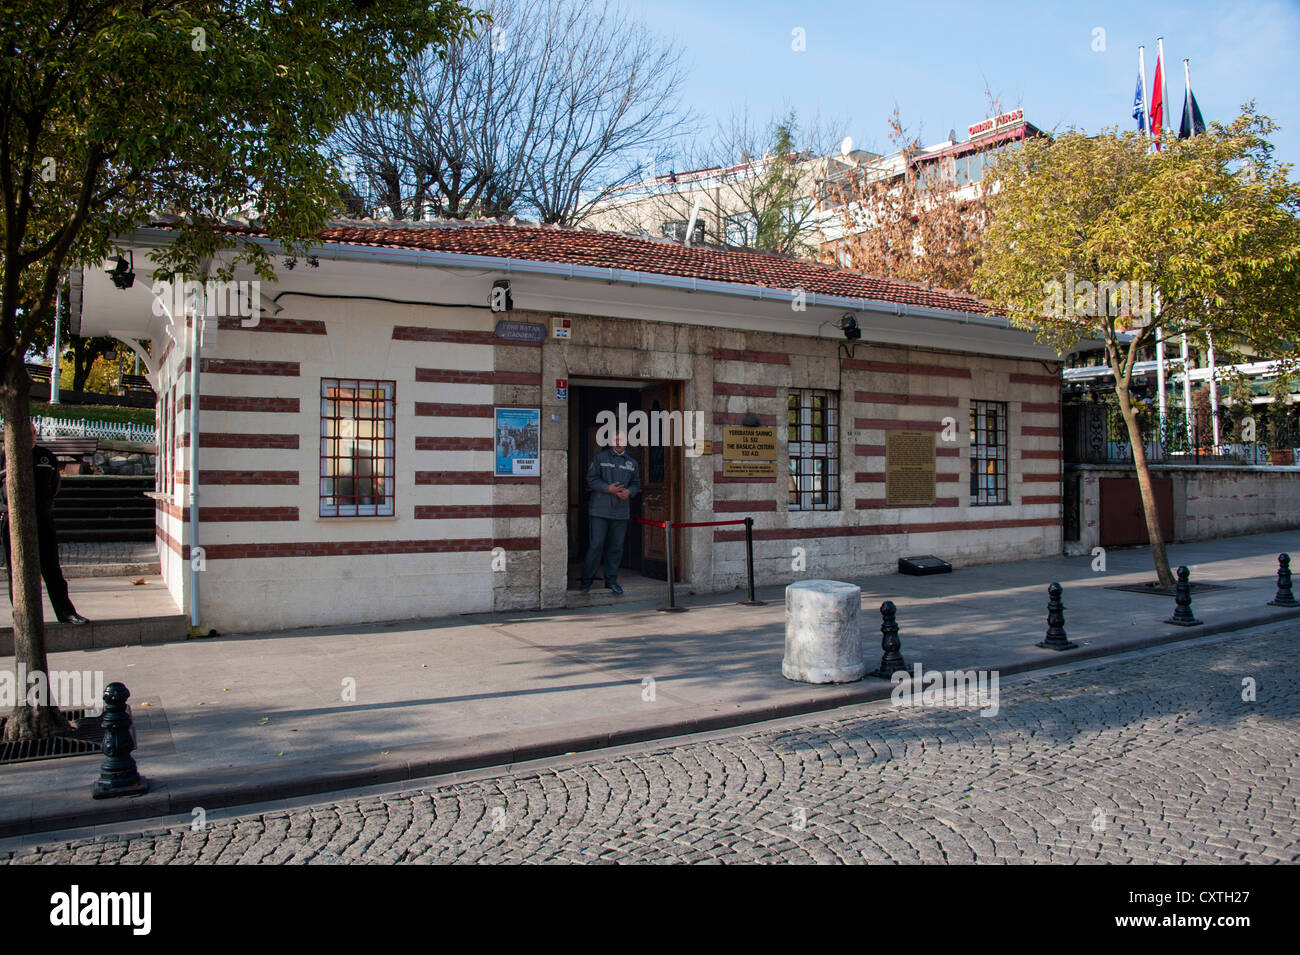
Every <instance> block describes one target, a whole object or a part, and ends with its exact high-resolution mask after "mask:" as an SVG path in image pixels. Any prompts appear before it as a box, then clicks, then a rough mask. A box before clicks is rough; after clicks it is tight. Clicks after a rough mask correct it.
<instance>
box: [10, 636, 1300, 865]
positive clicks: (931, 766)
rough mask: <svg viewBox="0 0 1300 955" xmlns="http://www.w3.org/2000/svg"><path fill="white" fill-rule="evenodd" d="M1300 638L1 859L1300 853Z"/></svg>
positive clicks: (915, 858)
mask: <svg viewBox="0 0 1300 955" xmlns="http://www.w3.org/2000/svg"><path fill="white" fill-rule="evenodd" d="M1298 637H1300V626H1298V625H1295V624H1290V625H1287V626H1285V627H1277V626H1273V627H1271V628H1268V629H1266V630H1264V631H1256V632H1253V633H1247V634H1238V635H1236V636H1233V637H1230V638H1227V639H1222V640H1218V641H1217V642H1213V643H1210V644H1208V645H1199V646H1192V647H1184V648H1180V649H1175V650H1166V651H1165V652H1161V653H1153V654H1148V655H1144V656H1141V657H1138V658H1136V659H1130V660H1127V661H1125V660H1120V661H1118V662H1108V663H1104V664H1102V665H1100V666H1096V667H1092V668H1083V669H1078V670H1074V671H1071V672H1064V673H1057V674H1053V675H1047V676H1036V677H1032V678H1029V679H1025V680H1022V681H1020V682H1015V683H1004V684H1003V685H1002V687H1001V708H1000V711H999V712H998V713H997V715H996V716H990V717H981V716H980V715H979V713H978V711H977V710H976V709H975V708H973V707H972V708H963V709H957V708H953V707H934V706H931V707H910V708H906V707H905V708H896V707H894V706H891V705H890V704H888V703H881V704H874V705H870V706H867V707H862V708H857V709H855V710H852V711H846V712H849V713H851V714H852V715H842V714H841V715H837V716H828V715H827V714H814V715H812V716H809V717H806V718H802V719H799V720H792V721H786V722H785V723H783V724H780V725H779V726H778V727H776V728H773V727H768V728H763V729H758V728H754V729H749V730H745V731H732V732H731V733H730V734H727V735H723V736H720V737H718V738H714V739H709V740H705V741H694V742H688V743H683V744H678V745H674V744H672V743H661V744H654V745H647V746H643V747H640V748H639V750H638V751H636V752H633V753H629V754H622V755H617V756H614V757H611V756H609V755H606V756H604V757H600V756H595V757H593V756H590V755H589V756H585V757H572V758H571V761H570V762H568V763H565V764H553V766H552V768H548V769H545V770H540V771H533V772H523V773H518V774H512V775H508V776H501V777H496V778H485V779H478V780H475V781H468V782H460V783H457V784H454V785H446V786H439V787H434V788H429V789H426V790H418V791H410V790H408V791H405V792H401V793H393V794H390V795H383V796H368V797H364V798H361V799H344V800H342V801H339V802H334V803H330V804H321V805H315V806H311V807H304V808H297V809H290V810H286V811H277V812H267V813H264V814H261V815H257V816H246V817H241V818H227V819H221V820H217V821H213V822H211V823H209V824H208V825H207V827H206V829H204V830H203V831H192V829H191V827H190V826H189V825H181V826H176V827H174V828H170V829H167V830H155V831H152V832H147V833H144V834H132V835H121V836H107V837H101V838H99V839H96V840H83V841H77V842H72V843H65V844H54V845H44V846H41V847H39V848H36V849H31V848H28V849H19V850H16V851H14V852H13V853H12V854H10V855H8V856H7V857H6V856H5V855H3V854H0V861H7V862H10V863H47V864H49V863H66V862H73V863H100V864H102V863H166V862H178V863H191V862H219V863H236V862H238V863H257V862H263V863H286V862H287V863H305V862H311V863H338V862H710V861H720V862H862V861H868V862H876V861H881V862H888V861H892V862H1030V861H1034V862H1078V861H1083V862H1098V861H1099V862H1144V863H1150V862H1160V863H1176V862H1183V861H1185V862H1243V861H1245V862H1261V863H1277V862H1294V861H1296V860H1297V858H1300V837H1298V836H1297V832H1296V826H1295V820H1296V818H1297V807H1296V795H1295V793H1296V788H1295V784H1296V781H1297V776H1298V769H1300V755H1298V753H1300V733H1298V732H1297V730H1298V729H1300V721H1298V720H1297V719H1296V715H1297V713H1300V641H1298V640H1297V638H1298ZM1246 678H1249V679H1250V680H1253V681H1254V693H1255V694H1256V699H1255V700H1254V701H1249V700H1244V699H1243V695H1246V696H1249V695H1250V694H1249V687H1248V686H1243V680H1245V679H1246Z"/></svg>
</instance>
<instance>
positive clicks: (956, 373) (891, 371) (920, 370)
mask: <svg viewBox="0 0 1300 955" xmlns="http://www.w3.org/2000/svg"><path fill="white" fill-rule="evenodd" d="M840 365H841V367H843V368H847V369H849V370H851V371H874V372H876V373H878V374H881V375H929V376H930V377H932V378H969V377H970V369H969V368H957V367H954V366H952V365H916V364H899V363H897V362H887V361H864V360H863V359H860V358H845V359H844V360H843V361H842V362H840Z"/></svg>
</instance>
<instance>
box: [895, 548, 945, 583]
mask: <svg viewBox="0 0 1300 955" xmlns="http://www.w3.org/2000/svg"><path fill="white" fill-rule="evenodd" d="M898 572H899V573H900V574H910V575H911V576H913V577H927V576H929V575H930V574H951V573H952V564H950V563H948V562H947V561H946V560H940V559H939V558H938V557H935V556H934V555H933V554H926V555H925V556H924V557H900V558H898Z"/></svg>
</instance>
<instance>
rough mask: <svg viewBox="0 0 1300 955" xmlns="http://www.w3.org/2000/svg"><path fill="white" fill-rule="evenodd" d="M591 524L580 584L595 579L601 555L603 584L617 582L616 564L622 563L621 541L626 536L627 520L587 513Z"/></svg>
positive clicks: (586, 584) (584, 584)
mask: <svg viewBox="0 0 1300 955" xmlns="http://www.w3.org/2000/svg"><path fill="white" fill-rule="evenodd" d="M587 520H588V521H589V522H590V526H591V543H590V544H588V545H587V558H586V560H584V561H583V564H582V585H583V586H584V587H587V586H590V585H591V582H592V581H593V580H595V579H596V567H597V566H598V565H599V564H600V559H601V557H602V555H603V556H604V558H605V586H606V587H608V586H609V585H610V584H616V583H618V565H619V564H621V563H623V541H624V539H625V538H626V537H627V521H618V520H614V519H613V518H611V517H596V516H594V515H592V514H588V515H587Z"/></svg>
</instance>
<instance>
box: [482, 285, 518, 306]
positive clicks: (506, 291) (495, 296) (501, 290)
mask: <svg viewBox="0 0 1300 955" xmlns="http://www.w3.org/2000/svg"><path fill="white" fill-rule="evenodd" d="M488 303H489V304H490V305H491V307H492V311H494V312H508V311H510V310H511V309H512V308H514V307H515V299H514V296H513V295H511V294H510V282H509V280H508V279H497V280H496V281H495V282H493V283H492V297H491V298H490V299H489V300H488Z"/></svg>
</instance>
